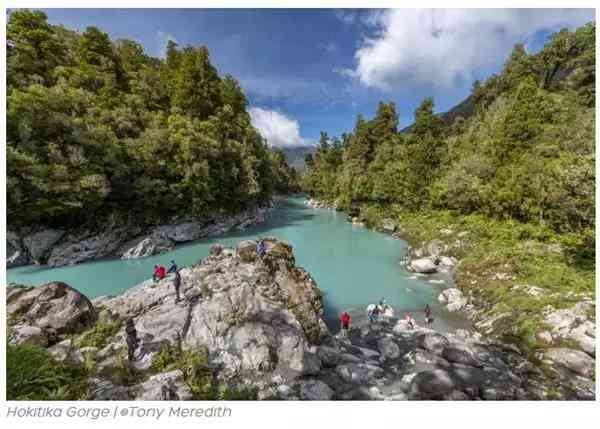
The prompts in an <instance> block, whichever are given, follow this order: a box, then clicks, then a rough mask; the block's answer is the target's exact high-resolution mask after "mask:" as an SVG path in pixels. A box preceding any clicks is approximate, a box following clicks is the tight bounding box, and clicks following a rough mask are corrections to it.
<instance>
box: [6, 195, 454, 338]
mask: <svg viewBox="0 0 600 429" xmlns="http://www.w3.org/2000/svg"><path fill="white" fill-rule="evenodd" d="M261 236H274V237H276V238H278V239H279V240H283V241H286V242H288V243H290V244H291V245H292V246H293V248H294V255H295V257H296V264H297V265H298V266H302V267H304V268H305V269H306V270H307V271H308V272H309V273H310V274H311V275H312V276H313V278H314V279H315V281H316V282H317V285H318V287H319V288H320V289H321V290H322V291H323V293H324V300H325V319H326V321H327V323H328V325H330V326H331V327H336V326H337V322H336V321H337V318H338V317H339V314H340V313H341V312H342V311H343V310H347V311H348V312H349V313H350V314H351V316H352V317H353V320H354V321H355V322H362V321H364V319H365V315H364V313H365V307H366V306H367V305H368V304H370V303H375V302H377V301H379V300H380V299H382V298H385V299H386V301H387V303H388V304H389V305H391V306H392V307H393V308H394V310H395V313H396V316H397V317H403V316H404V314H405V313H407V312H410V313H411V314H412V316H413V317H414V318H415V319H416V320H417V322H418V323H421V322H422V320H423V312H422V310H423V308H424V306H425V304H429V305H430V306H431V307H432V309H433V311H434V315H435V316H436V318H435V321H434V323H433V326H432V327H433V328H435V329H439V330H442V331H448V330H453V329H454V328H456V327H462V326H464V322H462V321H461V320H457V319H453V318H452V317H451V316H450V315H448V314H445V313H444V312H443V311H442V310H441V308H440V307H439V306H438V304H437V296H438V295H439V293H440V291H441V290H442V289H443V288H444V287H446V286H445V285H444V284H441V283H431V282H430V281H428V280H427V279H426V278H424V277H418V276H415V275H414V274H413V273H410V272H408V271H406V270H405V269H404V268H403V267H402V266H401V265H399V264H398V261H399V260H400V259H401V258H402V257H403V256H404V255H405V254H406V248H407V244H406V242H404V241H402V240H397V239H394V238H392V237H391V236H390V235H387V234H383V233H379V232H375V231H371V230H367V229H365V228H361V227H357V226H353V225H352V224H350V223H348V222H347V221H346V219H345V215H344V214H343V213H341V212H335V211H331V210H327V209H312V208H308V207H306V206H305V205H304V199H303V198H286V199H279V200H277V201H276V202H275V207H274V209H273V210H272V211H271V212H270V214H269V217H268V219H267V221H266V222H265V223H263V224H261V225H258V226H255V227H252V228H250V229H247V230H245V231H236V232H232V233H229V234H226V235H223V236H220V237H217V238H214V239H207V240H200V241H197V242H194V243H192V244H189V245H185V246H180V247H177V248H176V249H175V250H173V251H172V252H169V253H165V254H162V255H157V256H152V257H148V258H143V259H137V260H135V259H134V260H120V259H108V260H102V261H95V262H89V263H83V264H79V265H75V266H69V267H61V268H51V269H50V268H45V267H39V266H27V267H18V268H13V269H10V270H8V271H7V277H8V281H9V282H14V283H20V284H27V285H35V286H38V285H41V284H44V283H46V282H49V281H58V280H59V281H63V282H65V283H67V284H69V285H71V286H72V287H74V288H76V289H78V290H79V291H80V292H82V293H84V294H85V295H87V296H88V297H89V298H95V297H97V296H102V295H115V294H118V293H120V292H123V291H125V290H127V289H128V288H130V287H132V286H134V285H136V284H138V283H140V282H142V281H144V280H146V279H148V278H150V277H151V276H152V271H153V267H154V265H155V264H162V265H165V266H168V264H169V261H171V260H172V259H174V260H175V261H176V262H177V264H178V265H179V266H180V267H181V266H185V265H190V264H195V263H197V262H198V261H199V260H200V259H201V258H203V257H205V256H207V255H208V250H209V248H210V246H211V245H212V244H214V243H217V242H218V243H221V244H224V245H226V246H235V244H236V243H237V242H239V241H240V240H244V239H256V238H258V237H261Z"/></svg>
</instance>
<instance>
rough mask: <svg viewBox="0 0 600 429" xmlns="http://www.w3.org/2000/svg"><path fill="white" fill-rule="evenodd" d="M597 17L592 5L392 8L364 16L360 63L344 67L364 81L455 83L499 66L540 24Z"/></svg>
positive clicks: (382, 85) (551, 26)
mask: <svg viewBox="0 0 600 429" xmlns="http://www.w3.org/2000/svg"><path fill="white" fill-rule="evenodd" d="M593 19H594V12H593V10H592V9H470V10H461V9H434V10H432V9H392V10H387V11H385V12H383V13H382V12H380V11H379V12H376V13H373V14H371V15H369V17H368V18H367V19H366V21H367V22H368V23H369V24H371V25H373V26H374V27H375V34H374V36H371V37H363V40H362V43H361V45H360V46H359V48H358V49H357V51H356V53H355V60H356V66H355V68H353V69H347V70H345V71H344V74H345V75H346V76H350V77H353V78H355V79H357V80H358V81H359V82H360V83H361V84H363V85H364V86H366V87H372V88H379V89H382V90H388V89H391V88H397V87H400V86H402V85H409V84H433V85H435V86H438V87H446V88H448V87H452V86H454V84H455V83H456V81H457V80H458V79H467V80H472V79H473V73H474V72H475V71H476V70H480V69H486V68H490V67H497V66H498V65H499V64H501V62H502V61H503V60H504V59H505V57H506V56H507V55H508V53H509V52H510V50H511V49H512V46H513V45H514V44H515V43H519V42H527V40H529V38H531V37H532V36H533V35H535V33H537V32H539V31H542V30H550V31H556V30H559V29H560V28H563V27H567V28H573V27H575V26H579V25H582V24H584V23H586V22H589V21H592V20H593Z"/></svg>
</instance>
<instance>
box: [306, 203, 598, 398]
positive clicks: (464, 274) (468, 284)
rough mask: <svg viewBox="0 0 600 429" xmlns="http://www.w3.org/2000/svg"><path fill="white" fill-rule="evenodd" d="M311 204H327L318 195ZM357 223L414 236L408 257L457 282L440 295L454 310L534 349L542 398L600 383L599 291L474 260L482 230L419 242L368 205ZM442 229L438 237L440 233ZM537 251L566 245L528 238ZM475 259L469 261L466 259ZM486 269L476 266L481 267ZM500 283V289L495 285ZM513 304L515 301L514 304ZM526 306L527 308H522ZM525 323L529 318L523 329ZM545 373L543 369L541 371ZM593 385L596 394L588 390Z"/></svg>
mask: <svg viewBox="0 0 600 429" xmlns="http://www.w3.org/2000/svg"><path fill="white" fill-rule="evenodd" d="M309 206H314V207H317V206H319V207H320V206H323V207H326V206H327V204H325V203H320V202H318V201H315V200H312V203H311V204H309ZM352 223H353V224H356V223H361V224H365V225H367V226H369V227H372V228H374V229H377V230H379V231H382V232H386V233H390V234H393V236H394V237H396V238H399V239H405V240H407V241H408V242H409V245H410V246H409V249H408V253H407V255H406V256H405V257H403V258H401V260H400V263H401V264H402V265H405V266H406V269H407V270H408V271H411V272H414V273H417V274H419V275H422V276H424V279H427V278H429V279H432V278H433V279H443V280H444V282H445V283H446V284H448V285H449V286H450V287H449V288H447V289H445V290H443V291H442V293H441V294H440V295H439V297H438V301H439V302H440V304H441V305H442V306H443V307H444V308H445V309H446V310H447V311H449V312H454V313H457V314H460V315H463V316H464V317H466V318H467V319H468V320H469V321H470V322H471V324H472V325H473V327H474V329H475V332H476V333H477V334H478V335H482V336H483V337H484V338H486V339H487V340H488V341H496V342H500V343H502V344H504V346H505V347H507V348H511V349H513V350H515V351H516V352H518V353H519V354H520V355H521V356H526V357H527V358H528V360H529V362H530V363H532V365H533V367H534V368H536V370H537V371H538V372H539V377H538V382H539V386H540V389H541V390H540V391H539V392H538V393H537V394H536V395H534V397H536V398H557V399H564V398H566V397H572V396H571V394H570V393H568V392H579V393H578V394H576V395H575V396H576V397H589V395H592V396H593V395H594V393H593V392H594V384H595V371H594V370H593V368H595V343H596V338H595V325H596V324H595V306H596V304H595V299H594V296H593V294H589V293H581V292H579V293H578V292H573V291H566V292H557V291H554V290H551V289H549V288H545V287H540V286H537V285H532V284H522V283H519V281H518V280H519V277H518V274H517V273H515V272H514V271H513V270H511V265H510V264H507V263H504V264H502V265H500V266H498V263H495V264H494V263H490V264H489V266H488V267H485V266H484V267H483V269H481V268H480V266H479V265H477V264H473V262H472V261H470V260H469V259H473V257H472V256H471V253H474V252H475V250H474V249H476V246H477V240H478V234H477V233H474V232H472V231H469V230H465V229H458V230H457V229H456V228H454V227H453V226H452V225H448V226H447V227H443V228H440V229H439V230H438V231H437V234H436V233H433V234H432V233H428V234H427V235H428V236H429V237H432V236H433V238H430V239H428V240H423V241H417V240H415V239H414V237H415V234H413V231H412V230H410V229H411V228H412V225H410V226H409V225H402V223H401V222H398V221H396V220H394V219H392V218H391V217H385V216H381V215H380V213H378V215H375V216H374V215H373V214H372V213H369V212H360V214H359V215H358V216H355V218H353V219H352ZM436 235H437V236H436ZM525 245H526V247H527V249H525V250H527V251H528V252H537V254H538V255H539V254H544V253H552V254H556V253H559V254H560V252H561V251H562V250H561V249H560V248H559V247H558V246H556V245H545V244H538V243H535V242H532V241H528V242H525V243H523V244H520V246H525ZM463 261H468V263H463ZM474 265H475V267H476V268H479V270H474V269H473V268H474V267H473V266H474ZM494 288H495V289H496V290H494ZM511 303H515V304H517V305H515V306H514V307H512V308H511ZM519 307H521V308H522V309H523V310H521V308H519ZM523 325H527V326H526V327H527V330H526V333H525V334H524V333H523V330H524V328H523ZM541 374H543V376H542V375H541ZM582 392H588V393H582Z"/></svg>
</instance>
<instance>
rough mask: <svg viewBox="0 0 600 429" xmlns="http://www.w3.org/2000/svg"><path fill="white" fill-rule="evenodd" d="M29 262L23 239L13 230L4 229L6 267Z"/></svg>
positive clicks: (18, 265)
mask: <svg viewBox="0 0 600 429" xmlns="http://www.w3.org/2000/svg"><path fill="white" fill-rule="evenodd" d="M28 263H29V254H28V253H27V249H26V248H25V245H24V244H23V241H22V240H21V239H20V238H19V236H18V235H17V234H16V233H15V232H13V231H6V268H13V267H20V266H22V265H27V264H28Z"/></svg>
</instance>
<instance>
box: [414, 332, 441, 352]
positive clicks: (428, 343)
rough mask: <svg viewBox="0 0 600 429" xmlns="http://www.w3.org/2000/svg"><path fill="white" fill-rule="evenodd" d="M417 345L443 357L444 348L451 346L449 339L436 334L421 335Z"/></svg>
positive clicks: (417, 339) (418, 337)
mask: <svg viewBox="0 0 600 429" xmlns="http://www.w3.org/2000/svg"><path fill="white" fill-rule="evenodd" d="M416 343H417V345H418V346H419V347H421V348H423V349H425V350H429V351H430V352H433V353H435V354H437V355H441V354H442V352H443V350H444V348H446V347H447V346H448V345H449V341H448V339H447V338H446V337H444V336H443V335H441V334H438V333H436V332H430V333H423V334H419V335H418V336H417V338H416Z"/></svg>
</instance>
